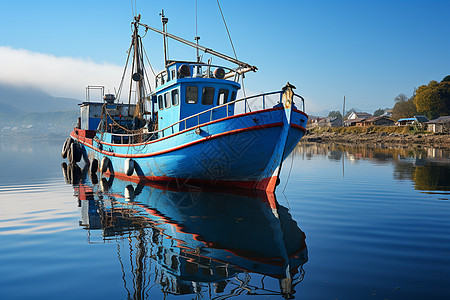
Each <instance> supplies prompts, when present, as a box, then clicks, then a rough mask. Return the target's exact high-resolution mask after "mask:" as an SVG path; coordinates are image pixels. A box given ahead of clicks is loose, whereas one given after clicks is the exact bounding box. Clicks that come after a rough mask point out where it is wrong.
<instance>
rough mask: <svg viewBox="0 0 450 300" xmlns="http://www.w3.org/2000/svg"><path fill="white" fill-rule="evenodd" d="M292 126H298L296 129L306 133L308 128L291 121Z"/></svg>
mask: <svg viewBox="0 0 450 300" xmlns="http://www.w3.org/2000/svg"><path fill="white" fill-rule="evenodd" d="M291 127H292V128H296V129H300V130H301V131H303V132H305V133H306V128H305V127H303V126H301V125H298V124H293V123H291Z"/></svg>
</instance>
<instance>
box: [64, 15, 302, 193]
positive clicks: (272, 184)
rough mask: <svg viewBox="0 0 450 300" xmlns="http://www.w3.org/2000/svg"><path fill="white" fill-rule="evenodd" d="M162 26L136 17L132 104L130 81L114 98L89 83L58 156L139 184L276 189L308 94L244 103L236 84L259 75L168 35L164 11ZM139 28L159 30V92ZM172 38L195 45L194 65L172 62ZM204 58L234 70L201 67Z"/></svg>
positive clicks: (284, 92) (285, 93) (284, 93)
mask: <svg viewBox="0 0 450 300" xmlns="http://www.w3.org/2000/svg"><path fill="white" fill-rule="evenodd" d="M161 20H162V30H159V29H156V28H153V27H150V26H148V25H146V24H143V23H141V21H140V15H138V16H136V17H135V18H134V20H133V22H132V28H133V30H134V31H133V35H132V42H131V46H130V49H129V51H128V55H129V56H128V58H127V62H128V61H132V62H133V63H132V70H131V72H130V74H131V75H130V81H131V82H132V84H130V91H129V93H128V96H129V97H128V102H127V101H125V103H124V102H123V100H122V102H120V95H121V91H122V83H123V78H122V83H121V85H120V87H119V90H118V91H117V92H116V93H115V94H110V93H107V94H105V93H104V88H103V87H98V86H88V87H87V89H86V101H85V102H83V103H82V104H81V105H80V107H81V117H80V118H79V119H78V122H77V125H76V127H75V128H74V130H73V131H72V133H71V134H70V137H69V138H68V139H67V140H66V141H65V143H64V145H63V148H62V153H61V156H62V157H63V158H67V159H68V160H69V162H70V163H76V162H79V161H81V159H83V160H84V161H85V162H86V163H87V164H89V165H90V166H91V172H92V173H95V172H98V171H100V172H102V174H106V175H109V174H113V175H114V176H115V177H117V178H122V179H126V180H129V181H134V182H144V181H151V182H159V183H164V184H175V185H177V186H180V185H184V184H189V185H195V186H220V187H237V188H245V189H255V190H264V191H267V192H274V191H275V188H276V186H277V185H278V184H279V182H280V180H279V175H280V170H281V166H282V163H283V161H284V160H285V159H286V157H287V156H288V155H289V154H290V153H291V152H292V150H293V149H294V148H295V146H296V145H297V143H298V141H299V140H300V139H301V137H302V136H303V135H304V134H305V133H306V129H305V128H306V122H307V119H308V116H307V115H306V113H305V112H304V110H305V104H304V99H303V97H301V96H300V95H298V94H296V93H295V92H294V89H295V87H294V86H293V85H292V84H290V83H289V82H288V83H287V84H286V86H285V87H283V88H282V89H281V90H280V91H275V92H269V93H262V94H257V95H253V96H244V97H241V98H239V99H237V95H238V91H239V90H241V84H240V83H239V81H240V80H241V79H243V77H244V74H245V73H247V72H255V71H256V70H257V68H256V67H255V66H252V65H250V64H248V63H245V62H243V61H240V60H238V59H237V58H233V57H230V56H227V55H225V54H222V53H220V52H216V51H214V50H212V49H210V48H206V47H204V46H201V45H199V43H198V37H196V39H195V40H196V43H193V42H190V41H188V40H185V39H182V38H180V37H178V36H175V35H173V34H170V33H168V32H167V27H166V26H167V22H168V18H167V17H165V16H164V11H163V12H162V13H161ZM141 31H145V33H147V31H153V32H157V33H159V34H161V35H162V37H163V40H164V66H165V67H164V69H163V70H162V71H161V72H160V73H158V74H155V76H154V84H153V83H152V84H153V85H154V87H155V88H154V89H153V90H150V87H151V84H150V80H149V79H148V78H149V74H148V73H147V68H146V66H145V64H144V57H147V55H146V52H145V50H144V49H143V46H142V37H141V35H140V32H141ZM169 38H170V39H173V40H176V41H178V42H181V43H184V44H186V45H188V46H192V47H194V48H195V49H196V50H197V60H196V61H181V60H169V58H168V53H167V47H166V45H167V39H169ZM200 51H203V52H205V53H206V54H209V55H212V56H216V57H219V58H221V59H223V60H225V61H228V62H229V63H232V64H233V65H236V66H235V67H226V66H222V65H215V64H212V61H211V60H208V62H203V61H202V57H201V56H200V55H199V52H200ZM130 56H132V58H131V59H130ZM125 71H126V68H125ZM125 71H124V74H125ZM132 86H134V88H133V90H131V88H132ZM99 88H100V93H101V94H102V96H103V100H102V101H99V102H94V101H91V99H90V95H91V94H92V93H93V91H92V89H99ZM132 94H133V95H135V102H133V101H132ZM270 99H272V102H270V101H269V100H270ZM273 99H275V100H274V101H273ZM297 105H298V106H297ZM252 106H253V108H252Z"/></svg>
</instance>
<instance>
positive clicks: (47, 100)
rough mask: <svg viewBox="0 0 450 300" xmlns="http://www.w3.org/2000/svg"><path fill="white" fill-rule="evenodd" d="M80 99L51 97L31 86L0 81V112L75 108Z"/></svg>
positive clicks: (17, 112) (68, 109) (50, 110)
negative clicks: (19, 85) (20, 85)
mask: <svg viewBox="0 0 450 300" xmlns="http://www.w3.org/2000/svg"><path fill="white" fill-rule="evenodd" d="M80 102H81V101H80V100H77V99H72V98H63V97H53V96H51V95H49V94H47V93H46V92H44V91H42V90H39V89H37V88H33V87H18V86H12V85H6V84H2V83H0V113H6V114H25V113H32V112H38V113H39V112H56V111H70V110H77V109H78V103H80Z"/></svg>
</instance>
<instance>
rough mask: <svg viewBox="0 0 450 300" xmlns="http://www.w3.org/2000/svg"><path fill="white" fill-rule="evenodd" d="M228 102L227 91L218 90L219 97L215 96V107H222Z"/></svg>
mask: <svg viewBox="0 0 450 300" xmlns="http://www.w3.org/2000/svg"><path fill="white" fill-rule="evenodd" d="M227 100H228V90H227V89H220V90H219V95H218V96H217V105H222V104H225V103H227Z"/></svg>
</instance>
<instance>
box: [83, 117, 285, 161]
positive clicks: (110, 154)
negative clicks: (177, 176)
mask: <svg viewBox="0 0 450 300" xmlns="http://www.w3.org/2000/svg"><path fill="white" fill-rule="evenodd" d="M279 126H283V122H279V123H273V124H266V125H258V126H253V127H247V128H240V129H235V130H231V131H227V132H223V133H218V134H215V135H210V136H207V137H205V138H203V139H201V140H197V141H193V142H189V143H187V144H184V145H181V146H178V147H175V148H171V149H167V150H162V151H158V152H153V153H142V154H121V153H114V152H109V151H104V150H100V149H98V148H94V147H93V146H91V145H89V144H85V143H83V144H85V145H86V146H88V147H90V148H92V149H94V150H95V151H98V152H100V153H102V154H105V155H109V156H114V157H122V158H128V157H132V158H143V157H152V156H156V155H161V154H165V153H168V152H172V151H176V150H179V149H183V148H186V147H189V146H192V145H196V144H199V143H203V142H205V141H207V140H211V139H216V138H219V137H222V136H227V135H232V134H237V133H241V132H246V131H251V130H261V129H266V128H272V127H279Z"/></svg>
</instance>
